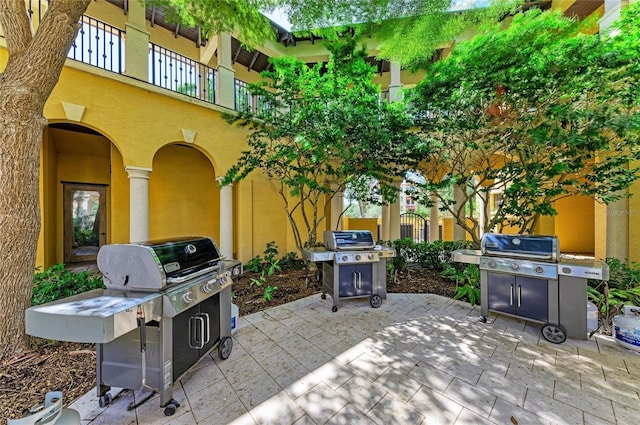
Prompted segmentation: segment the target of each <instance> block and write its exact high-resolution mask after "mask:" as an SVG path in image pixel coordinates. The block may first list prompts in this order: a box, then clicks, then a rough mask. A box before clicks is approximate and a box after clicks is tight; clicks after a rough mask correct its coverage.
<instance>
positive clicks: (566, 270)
mask: <svg viewBox="0 0 640 425" xmlns="http://www.w3.org/2000/svg"><path fill="white" fill-rule="evenodd" d="M562 273H564V274H571V267H563V268H562Z"/></svg>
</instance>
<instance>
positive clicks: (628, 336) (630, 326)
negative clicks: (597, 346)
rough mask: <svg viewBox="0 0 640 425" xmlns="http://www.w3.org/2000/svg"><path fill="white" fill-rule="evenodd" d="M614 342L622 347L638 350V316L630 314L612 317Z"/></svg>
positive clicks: (639, 319)
mask: <svg viewBox="0 0 640 425" xmlns="http://www.w3.org/2000/svg"><path fill="white" fill-rule="evenodd" d="M613 328H614V331H615V340H616V342H617V343H618V344H619V345H621V346H622V347H624V348H628V349H630V350H634V351H638V352H640V316H635V315H632V314H624V315H619V316H616V317H614V318H613Z"/></svg>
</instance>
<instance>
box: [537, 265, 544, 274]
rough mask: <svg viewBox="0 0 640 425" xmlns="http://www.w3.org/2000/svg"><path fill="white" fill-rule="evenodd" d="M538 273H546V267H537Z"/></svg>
mask: <svg viewBox="0 0 640 425" xmlns="http://www.w3.org/2000/svg"><path fill="white" fill-rule="evenodd" d="M536 273H540V274H542V273H544V269H543V268H542V266H538V267H536Z"/></svg>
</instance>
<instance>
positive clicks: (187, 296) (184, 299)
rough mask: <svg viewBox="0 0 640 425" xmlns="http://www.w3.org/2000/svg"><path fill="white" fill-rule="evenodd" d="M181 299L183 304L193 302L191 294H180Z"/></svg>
mask: <svg viewBox="0 0 640 425" xmlns="http://www.w3.org/2000/svg"><path fill="white" fill-rule="evenodd" d="M181 298H182V302H183V303H185V304H189V303H190V302H191V301H193V292H191V291H189V292H185V293H184V294H182V297H181Z"/></svg>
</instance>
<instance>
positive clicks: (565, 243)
mask: <svg viewBox="0 0 640 425" xmlns="http://www.w3.org/2000/svg"><path fill="white" fill-rule="evenodd" d="M555 208H556V210H557V211H558V215H557V216H555V233H556V235H558V239H559V241H560V250H561V251H562V252H573V253H587V254H592V253H593V252H594V243H595V238H594V225H595V222H594V217H595V209H594V208H595V205H594V201H593V199H591V198H588V197H586V196H572V197H569V198H564V199H561V200H559V201H558V202H556V203H555Z"/></svg>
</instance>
